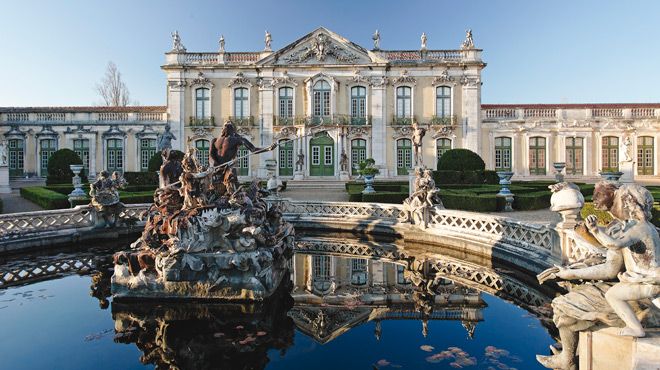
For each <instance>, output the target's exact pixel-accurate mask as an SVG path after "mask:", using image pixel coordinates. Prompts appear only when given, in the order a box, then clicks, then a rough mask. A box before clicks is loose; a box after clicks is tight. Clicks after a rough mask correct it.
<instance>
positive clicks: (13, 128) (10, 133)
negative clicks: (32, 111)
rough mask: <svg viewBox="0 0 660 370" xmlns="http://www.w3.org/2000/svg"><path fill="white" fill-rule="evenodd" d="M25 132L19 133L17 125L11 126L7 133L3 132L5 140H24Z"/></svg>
mask: <svg viewBox="0 0 660 370" xmlns="http://www.w3.org/2000/svg"><path fill="white" fill-rule="evenodd" d="M24 137H25V132H23V131H21V129H20V128H18V126H17V125H11V126H10V129H9V131H7V132H5V138H24Z"/></svg>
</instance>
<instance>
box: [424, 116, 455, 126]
mask: <svg viewBox="0 0 660 370" xmlns="http://www.w3.org/2000/svg"><path fill="white" fill-rule="evenodd" d="M457 122H458V118H457V117H456V115H450V116H431V118H429V119H428V123H429V124H430V125H432V126H454V125H456V123H457Z"/></svg>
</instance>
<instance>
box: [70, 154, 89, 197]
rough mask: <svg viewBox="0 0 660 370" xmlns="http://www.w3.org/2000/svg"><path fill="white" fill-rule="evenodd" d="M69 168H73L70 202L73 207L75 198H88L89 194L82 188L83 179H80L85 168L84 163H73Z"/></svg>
mask: <svg viewBox="0 0 660 370" xmlns="http://www.w3.org/2000/svg"><path fill="white" fill-rule="evenodd" d="M69 168H70V169H71V172H73V181H72V182H73V191H72V192H71V194H69V203H71V206H72V207H73V202H74V201H75V200H81V199H86V198H87V194H85V191H84V190H83V189H82V181H81V179H80V172H81V171H82V169H83V165H82V164H72V165H69Z"/></svg>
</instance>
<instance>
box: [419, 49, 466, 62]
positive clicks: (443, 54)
mask: <svg viewBox="0 0 660 370" xmlns="http://www.w3.org/2000/svg"><path fill="white" fill-rule="evenodd" d="M461 58H463V52H462V51H461V50H429V51H427V52H426V59H438V60H446V59H451V60H456V59H461Z"/></svg>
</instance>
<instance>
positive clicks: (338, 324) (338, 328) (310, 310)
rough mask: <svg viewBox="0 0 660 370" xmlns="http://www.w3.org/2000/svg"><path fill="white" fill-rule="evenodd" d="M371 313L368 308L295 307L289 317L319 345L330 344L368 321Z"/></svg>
mask: <svg viewBox="0 0 660 370" xmlns="http://www.w3.org/2000/svg"><path fill="white" fill-rule="evenodd" d="M371 313H372V309H371V308H368V307H358V308H353V309H347V308H344V307H328V308H318V307H294V308H293V309H291V310H290V311H289V313H288V315H289V316H290V317H291V318H292V319H293V322H294V323H295V324H296V326H297V327H298V329H300V330H301V331H302V332H303V333H306V334H307V335H309V336H311V337H312V338H314V339H315V340H316V341H317V342H319V343H328V342H330V341H331V340H333V339H335V338H337V337H339V336H340V335H342V334H343V333H345V332H347V331H348V330H350V329H351V328H352V327H354V326H356V325H358V324H359V323H361V322H363V321H364V320H366V319H367V318H368V317H369V314H371Z"/></svg>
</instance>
